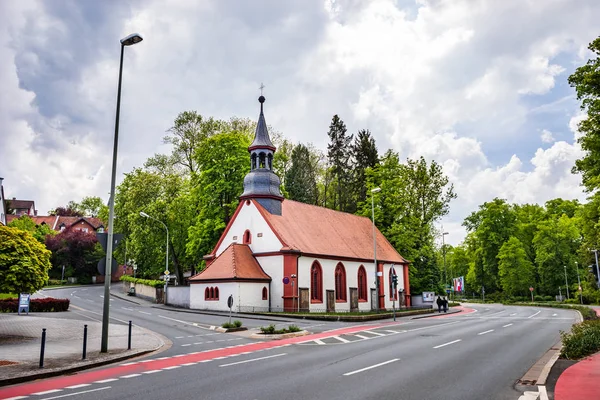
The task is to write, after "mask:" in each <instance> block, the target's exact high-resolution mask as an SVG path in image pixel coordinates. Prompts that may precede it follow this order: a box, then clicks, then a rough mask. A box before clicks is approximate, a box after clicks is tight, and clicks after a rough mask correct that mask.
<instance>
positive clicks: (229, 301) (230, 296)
mask: <svg viewBox="0 0 600 400" xmlns="http://www.w3.org/2000/svg"><path fill="white" fill-rule="evenodd" d="M227 307H229V308H231V307H233V295H232V294H230V295H229V298H228V299H227Z"/></svg>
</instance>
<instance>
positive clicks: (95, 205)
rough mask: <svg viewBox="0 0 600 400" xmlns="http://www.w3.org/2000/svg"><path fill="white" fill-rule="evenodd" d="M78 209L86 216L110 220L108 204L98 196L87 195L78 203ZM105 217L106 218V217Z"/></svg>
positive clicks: (105, 220)
mask: <svg viewBox="0 0 600 400" xmlns="http://www.w3.org/2000/svg"><path fill="white" fill-rule="evenodd" d="M77 209H78V210H79V211H80V212H81V213H82V214H83V215H84V216H86V217H95V218H100V219H102V220H103V221H104V222H107V221H108V206H107V205H106V204H104V202H103V201H102V199H101V198H100V197H97V196H86V197H84V198H83V199H81V201H80V202H79V203H78V207H77ZM103 217H105V218H106V219H104V218H103Z"/></svg>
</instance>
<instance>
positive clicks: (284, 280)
mask: <svg viewBox="0 0 600 400" xmlns="http://www.w3.org/2000/svg"><path fill="white" fill-rule="evenodd" d="M288 283H290V278H288V277H287V276H286V277H284V278H283V284H284V285H287V284H288Z"/></svg>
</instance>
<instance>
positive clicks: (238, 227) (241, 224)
mask: <svg viewBox="0 0 600 400" xmlns="http://www.w3.org/2000/svg"><path fill="white" fill-rule="evenodd" d="M247 229H248V230H250V233H251V235H252V239H251V243H250V249H252V252H253V253H263V252H270V251H279V250H281V247H282V246H283V245H282V244H281V242H280V241H279V239H277V236H275V234H274V233H273V231H272V230H271V228H270V227H269V224H267V221H265V219H264V218H263V216H262V215H261V214H260V211H258V209H257V208H256V206H255V205H254V204H253V203H252V202H250V204H248V202H247V201H245V202H244V205H243V206H242V209H241V210H240V212H239V213H238V215H237V216H236V218H235V220H234V221H233V223H232V224H231V226H230V228H229V231H227V236H226V237H225V238H223V241H222V242H221V244H220V245H219V248H218V249H217V252H216V255H217V256H218V255H220V254H221V253H222V252H223V251H225V249H226V248H227V247H228V246H229V245H230V244H231V243H244V232H246V230H247ZM259 234H261V237H259V236H258V235H259ZM234 237H235V239H234Z"/></svg>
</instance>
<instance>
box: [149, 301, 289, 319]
mask: <svg viewBox="0 0 600 400" xmlns="http://www.w3.org/2000/svg"><path fill="white" fill-rule="evenodd" d="M150 307H151V308H156V309H159V310H166V311H174V312H180V313H187V314H203V315H214V316H217V317H224V318H229V314H220V313H214V312H210V311H202V310H190V309H188V308H176V307H164V306H163V307H161V306H158V305H155V306H150ZM254 315H256V314H248V315H246V314H240V313H238V314H232V315H231V317H232V318H233V317H236V318H246V319H257V320H262V321H274V322H293V321H286V320H281V319H271V318H258V317H254ZM284 317H288V316H287V315H285V316H283V315H282V316H281V318H284Z"/></svg>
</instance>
